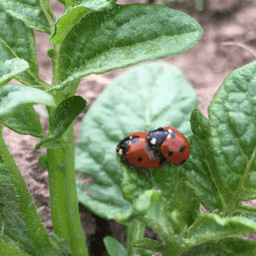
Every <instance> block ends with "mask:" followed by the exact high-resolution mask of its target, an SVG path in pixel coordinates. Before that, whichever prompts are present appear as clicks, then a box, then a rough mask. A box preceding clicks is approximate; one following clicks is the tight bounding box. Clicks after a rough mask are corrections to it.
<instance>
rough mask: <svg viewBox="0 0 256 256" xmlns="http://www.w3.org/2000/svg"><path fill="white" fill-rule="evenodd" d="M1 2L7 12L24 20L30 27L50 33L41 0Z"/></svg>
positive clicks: (1, 0)
mask: <svg viewBox="0 0 256 256" xmlns="http://www.w3.org/2000/svg"><path fill="white" fill-rule="evenodd" d="M0 3H1V4H2V5H3V8H4V11H5V12H6V13H8V14H9V15H11V16H12V17H14V18H16V19H19V20H22V21H23V22H24V23H25V24H26V25H27V26H28V27H29V28H31V29H34V30H36V31H39V32H44V33H48V34H50V31H51V30H50V25H49V22H48V20H47V18H46V16H45V14H44V12H43V9H42V7H41V5H40V2H39V1H34V0H25V1H22V0H8V1H6V0H0Z"/></svg>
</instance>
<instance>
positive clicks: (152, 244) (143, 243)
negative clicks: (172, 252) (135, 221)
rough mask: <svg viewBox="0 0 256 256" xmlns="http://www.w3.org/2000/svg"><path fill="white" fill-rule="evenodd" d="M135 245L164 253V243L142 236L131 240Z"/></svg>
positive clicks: (153, 251)
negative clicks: (133, 240)
mask: <svg viewBox="0 0 256 256" xmlns="http://www.w3.org/2000/svg"><path fill="white" fill-rule="evenodd" d="M132 245H133V246H135V247H138V248H142V249H147V250H151V251H152V253H164V247H165V246H164V245H163V244H161V243H159V242H157V241H155V240H153V239H150V238H146V237H144V238H142V239H140V240H137V241H135V242H133V244H132Z"/></svg>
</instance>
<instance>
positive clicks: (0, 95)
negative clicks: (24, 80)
mask: <svg viewBox="0 0 256 256" xmlns="http://www.w3.org/2000/svg"><path fill="white" fill-rule="evenodd" d="M38 103H42V104H45V105H49V106H54V105H55V103H54V98H53V97H52V96H51V95H50V94H48V93H47V92H44V91H42V90H39V89H35V88H31V87H28V86H23V85H20V84H7V85H4V86H2V87H0V123H2V122H4V121H5V120H6V119H7V118H8V117H10V116H12V115H14V114H15V113H16V112H19V111H20V110H22V109H24V108H25V107H27V106H29V105H33V104H38Z"/></svg>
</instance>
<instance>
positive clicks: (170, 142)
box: [146, 126, 190, 166]
mask: <svg viewBox="0 0 256 256" xmlns="http://www.w3.org/2000/svg"><path fill="white" fill-rule="evenodd" d="M146 140H147V142H148V144H149V146H150V148H151V149H152V150H153V151H154V152H158V151H161V153H162V155H163V156H164V157H165V158H166V160H167V161H168V162H169V163H171V164H174V165H176V166H178V165H180V164H183V163H184V162H185V161H186V160H187V159H188V157H189V152H190V146H189V143H188V141H187V139H186V138H185V137H184V135H183V134H182V133H181V132H179V131H178V130H176V129H174V128H173V127H171V126H164V127H161V128H158V129H156V130H154V131H151V132H149V133H148V136H147V138H146Z"/></svg>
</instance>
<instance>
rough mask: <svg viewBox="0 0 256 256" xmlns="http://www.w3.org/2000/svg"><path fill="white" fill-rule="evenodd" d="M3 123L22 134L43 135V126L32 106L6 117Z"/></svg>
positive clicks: (38, 136) (39, 136)
mask: <svg viewBox="0 0 256 256" xmlns="http://www.w3.org/2000/svg"><path fill="white" fill-rule="evenodd" d="M3 124H4V125H5V126H6V127H8V128H9V129H11V130H13V131H15V132H17V133H19V134H23V135H31V136H34V137H37V138H42V137H43V134H44V132H43V128H42V125H41V122H40V119H39V117H38V115H37V113H36V111H35V110H34V108H33V106H29V107H26V108H25V109H22V110H21V111H19V112H17V113H15V114H14V115H12V116H10V117H9V118H8V119H6V120H5V121H4V122H3Z"/></svg>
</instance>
